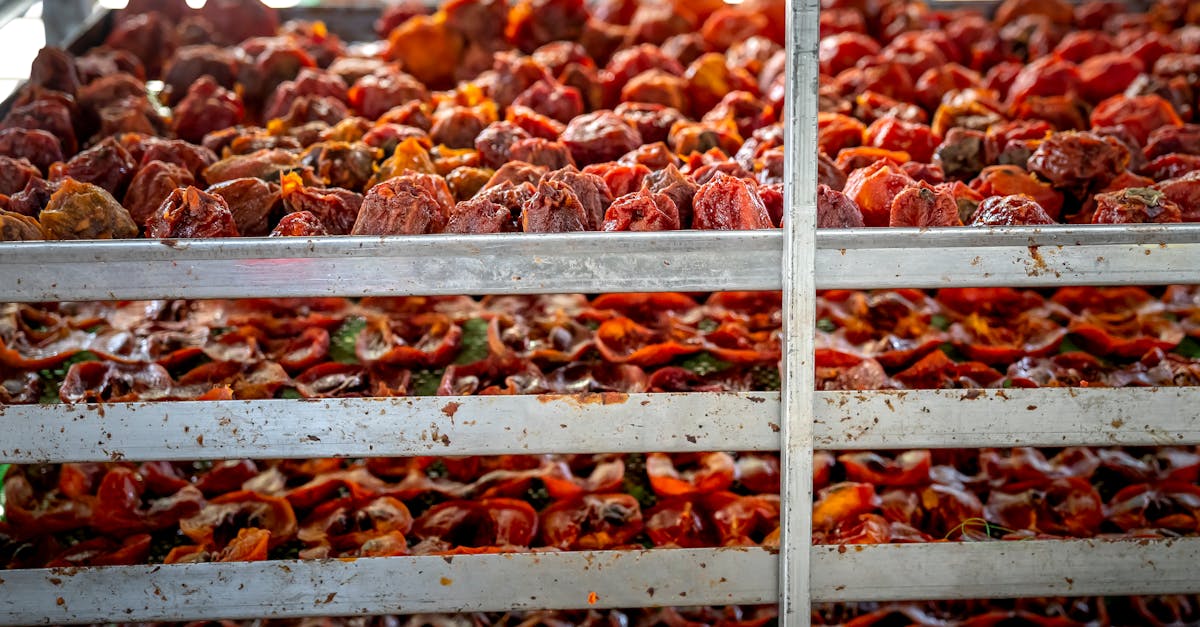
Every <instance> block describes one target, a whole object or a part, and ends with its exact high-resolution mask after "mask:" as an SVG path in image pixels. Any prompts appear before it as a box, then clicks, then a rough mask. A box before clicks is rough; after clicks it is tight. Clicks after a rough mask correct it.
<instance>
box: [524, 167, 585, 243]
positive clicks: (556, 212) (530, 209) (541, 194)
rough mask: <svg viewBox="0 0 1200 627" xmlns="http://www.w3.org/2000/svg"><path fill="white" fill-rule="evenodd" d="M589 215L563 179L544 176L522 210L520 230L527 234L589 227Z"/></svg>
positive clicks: (559, 231)
mask: <svg viewBox="0 0 1200 627" xmlns="http://www.w3.org/2000/svg"><path fill="white" fill-rule="evenodd" d="M591 223H592V218H591V217H590V216H589V215H588V211H587V209H585V208H584V206H583V204H582V203H581V202H580V200H579V196H577V195H576V194H575V190H574V189H572V188H571V186H570V185H568V184H567V183H565V182H562V181H558V180H553V179H548V180H546V179H544V180H543V181H542V182H541V183H539V184H538V186H537V193H535V194H534V195H533V196H532V197H531V198H530V199H529V200H528V201H526V202H525V206H524V207H523V209H522V211H521V230H522V231H524V232H526V233H567V232H571V231H587V230H590V226H591Z"/></svg>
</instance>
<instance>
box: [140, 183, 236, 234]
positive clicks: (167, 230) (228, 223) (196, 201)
mask: <svg viewBox="0 0 1200 627" xmlns="http://www.w3.org/2000/svg"><path fill="white" fill-rule="evenodd" d="M237 236H238V230H237V223H236V222H234V220H233V212H231V211H230V210H229V205H227V204H226V203H225V199H224V198H221V197H220V196H217V195H215V194H209V193H207V192H203V191H201V190H199V189H196V188H195V187H191V186H188V187H181V188H179V189H176V190H175V191H173V192H171V195H170V196H167V198H166V200H164V201H163V203H162V205H161V206H160V207H159V208H158V211H156V212H154V213H153V214H152V215H151V216H150V219H148V220H146V237H160V238H166V237H170V238H181V239H182V238H199V237H237Z"/></svg>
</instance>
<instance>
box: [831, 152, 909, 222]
mask: <svg viewBox="0 0 1200 627" xmlns="http://www.w3.org/2000/svg"><path fill="white" fill-rule="evenodd" d="M912 183H913V179H912V177H910V176H909V175H908V174H906V173H905V172H904V171H903V170H901V169H900V168H899V167H897V166H896V165H894V164H892V163H891V162H889V161H877V162H875V163H873V164H871V165H869V166H867V167H865V168H859V169H857V170H855V171H853V172H851V173H850V177H849V178H848V179H846V186H845V188H844V190H843V191H844V192H845V194H846V196H847V197H848V198H849V199H850V200H852V201H854V204H856V205H858V208H859V209H860V210H861V211H862V217H863V223H864V224H865V225H866V226H872V227H874V226H887V225H888V223H889V222H890V221H891V212H892V199H893V198H895V197H896V195H897V194H899V193H900V192H901V191H902V190H903V189H904V188H906V187H908V186H909V185H911V184H912Z"/></svg>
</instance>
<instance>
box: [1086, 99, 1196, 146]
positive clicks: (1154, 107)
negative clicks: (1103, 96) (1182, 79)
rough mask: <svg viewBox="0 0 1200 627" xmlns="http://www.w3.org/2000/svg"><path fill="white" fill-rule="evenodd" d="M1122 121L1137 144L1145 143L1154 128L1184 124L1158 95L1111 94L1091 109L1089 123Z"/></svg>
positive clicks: (1097, 125) (1102, 124) (1108, 124)
mask: <svg viewBox="0 0 1200 627" xmlns="http://www.w3.org/2000/svg"><path fill="white" fill-rule="evenodd" d="M1117 125H1122V126H1124V127H1125V128H1127V129H1129V131H1130V132H1131V133H1132V134H1133V136H1134V137H1135V138H1136V139H1137V141H1138V144H1139V145H1143V146H1144V145H1145V144H1146V142H1147V141H1148V140H1149V138H1150V133H1151V132H1153V131H1154V130H1155V129H1160V128H1164V127H1171V126H1183V120H1181V119H1180V118H1179V114H1178V113H1176V112H1175V109H1174V108H1172V107H1171V103H1169V102H1167V101H1166V100H1164V99H1163V98H1162V97H1161V96H1156V95H1148V96H1135V97H1133V98H1129V97H1126V96H1113V97H1112V98H1109V99H1108V100H1105V101H1104V102H1101V103H1100V104H1099V105H1097V106H1096V109H1095V110H1094V111H1092V126H1093V127H1100V126H1117Z"/></svg>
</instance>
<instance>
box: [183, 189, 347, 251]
mask: <svg viewBox="0 0 1200 627" xmlns="http://www.w3.org/2000/svg"><path fill="white" fill-rule="evenodd" d="M180 187H182V186H180ZM204 191H205V192H207V193H209V194H213V195H214V196H220V197H221V198H222V199H224V200H225V204H226V205H228V206H229V211H230V213H232V214H233V221H234V223H235V224H237V230H238V233H241V234H242V235H243V236H245V237H262V236H263V235H266V234H267V232H268V231H270V224H269V220H270V218H271V215H272V214H273V213H275V211H276V209H278V208H279V207H280V195H279V186H278V185H276V184H274V183H268V182H266V181H264V180H262V179H252V178H241V179H233V180H230V181H224V182H221V183H217V184H216V185H213V186H211V187H209V188H208V189H206V190H204ZM321 230H322V231H324V227H323V226H322V227H321Z"/></svg>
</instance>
